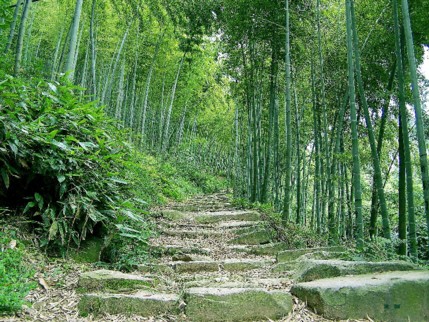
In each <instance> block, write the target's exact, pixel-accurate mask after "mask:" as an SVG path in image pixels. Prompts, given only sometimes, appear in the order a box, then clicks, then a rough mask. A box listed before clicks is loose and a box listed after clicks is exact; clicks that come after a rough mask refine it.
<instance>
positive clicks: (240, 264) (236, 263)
mask: <svg viewBox="0 0 429 322" xmlns="http://www.w3.org/2000/svg"><path fill="white" fill-rule="evenodd" d="M271 264H272V261H269V260H257V259H226V260H223V261H192V262H186V261H179V262H172V263H170V264H168V265H169V266H171V267H172V268H173V269H174V270H175V271H176V272H177V273H198V272H217V271H222V270H223V271H227V272H240V271H248V270H252V269H258V268H263V267H267V266H270V265H271Z"/></svg>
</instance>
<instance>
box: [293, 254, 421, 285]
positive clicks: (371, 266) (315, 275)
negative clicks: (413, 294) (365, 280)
mask: <svg viewBox="0 0 429 322" xmlns="http://www.w3.org/2000/svg"><path fill="white" fill-rule="evenodd" d="M413 269H417V266H416V265H414V264H412V263H408V262H404V261H402V262H401V261H396V262H364V261H356V262H354V261H343V260H317V259H316V260H313V259H309V260H304V261H301V262H300V263H299V264H298V265H297V268H296V271H295V275H294V279H295V280H296V281H299V282H309V281H313V280H317V279H322V278H330V277H337V276H345V275H361V274H368V273H376V272H379V273H381V272H389V271H408V270H413Z"/></svg>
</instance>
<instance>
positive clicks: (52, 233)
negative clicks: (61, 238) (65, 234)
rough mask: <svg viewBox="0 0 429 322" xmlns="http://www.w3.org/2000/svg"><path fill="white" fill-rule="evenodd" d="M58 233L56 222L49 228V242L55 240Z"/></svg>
mask: <svg viewBox="0 0 429 322" xmlns="http://www.w3.org/2000/svg"><path fill="white" fill-rule="evenodd" d="M57 233H58V222H57V221H54V222H53V223H52V225H51V228H49V240H53V239H54V238H55V236H56V235H57Z"/></svg>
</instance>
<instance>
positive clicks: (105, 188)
mask: <svg viewBox="0 0 429 322" xmlns="http://www.w3.org/2000/svg"><path fill="white" fill-rule="evenodd" d="M77 90H78V88H77V87H75V86H72V85H70V84H68V83H64V84H63V83H46V82H43V81H38V82H36V81H33V82H31V83H25V82H22V81H20V80H18V79H15V78H12V77H10V76H6V77H2V81H0V91H1V92H2V93H3V95H2V97H1V99H0V137H1V143H0V167H1V179H2V180H1V181H2V185H1V187H0V199H1V201H2V203H4V204H7V205H9V206H11V207H15V208H19V209H21V211H22V212H23V213H24V214H26V215H27V216H28V217H30V218H32V219H34V220H35V221H36V222H37V225H36V227H35V229H36V231H38V232H39V236H40V246H42V247H44V246H48V245H52V246H57V248H60V249H64V248H66V247H68V246H69V245H70V243H74V244H75V245H79V244H80V242H81V241H82V240H84V239H86V237H87V235H89V234H93V233H94V232H96V231H95V229H98V231H102V229H101V228H103V227H104V228H108V229H111V228H115V226H114V225H115V224H123V223H124V222H126V221H127V220H131V221H134V222H139V221H142V218H141V217H140V216H139V215H138V213H139V212H141V211H140V210H139V204H138V202H132V198H133V194H132V192H131V186H130V185H129V184H128V182H127V181H125V180H124V176H125V172H126V171H125V164H124V162H125V161H127V160H130V155H131V148H130V146H129V145H128V144H127V143H126V142H125V139H124V138H126V136H125V135H124V134H123V133H122V132H121V131H120V130H118V129H117V127H116V126H115V123H114V122H113V121H112V120H111V119H109V118H107V117H106V116H105V114H104V112H103V109H102V108H100V107H97V106H96V105H95V103H86V104H83V103H80V102H79V101H78V99H77V96H75V95H74V92H75V91H77ZM136 205H137V206H136ZM140 208H141V207H140ZM116 228H117V227H116Z"/></svg>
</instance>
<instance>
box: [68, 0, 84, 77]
mask: <svg viewBox="0 0 429 322" xmlns="http://www.w3.org/2000/svg"><path fill="white" fill-rule="evenodd" d="M82 4H83V0H76V7H75V11H74V16H73V24H72V26H71V33H70V43H69V51H68V54H67V60H66V66H65V68H64V72H69V76H68V77H69V79H70V80H71V81H72V80H73V76H74V68H75V65H74V62H75V54H76V47H77V37H78V32H79V23H80V15H81V12H82Z"/></svg>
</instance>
